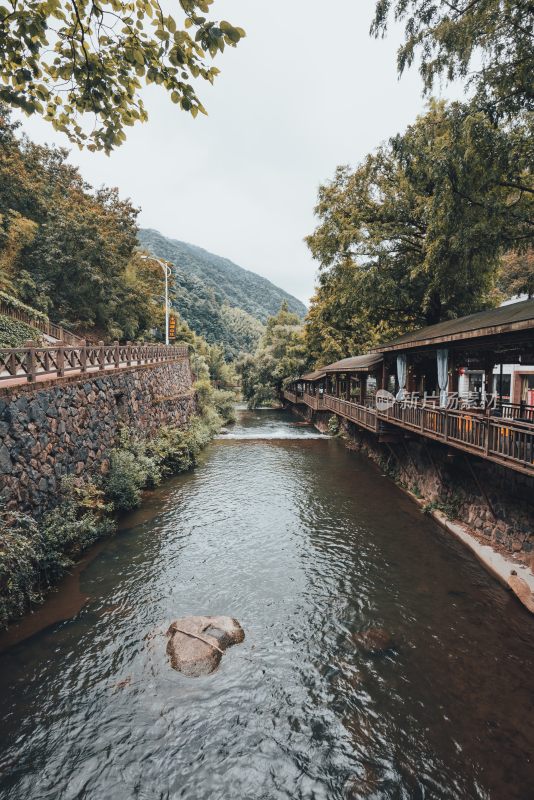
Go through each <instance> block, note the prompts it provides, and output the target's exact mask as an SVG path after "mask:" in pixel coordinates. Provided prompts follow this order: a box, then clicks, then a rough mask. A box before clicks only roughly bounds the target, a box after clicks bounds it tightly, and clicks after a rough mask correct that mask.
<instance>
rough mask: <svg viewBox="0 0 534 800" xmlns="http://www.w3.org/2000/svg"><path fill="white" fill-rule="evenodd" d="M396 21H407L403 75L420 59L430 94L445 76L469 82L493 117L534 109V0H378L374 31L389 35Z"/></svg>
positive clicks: (402, 50) (401, 61) (401, 60)
mask: <svg viewBox="0 0 534 800" xmlns="http://www.w3.org/2000/svg"><path fill="white" fill-rule="evenodd" d="M391 17H394V18H395V19H396V20H404V21H405V23H406V25H405V41H404V44H403V45H402V46H401V47H400V49H399V51H398V57H397V63H398V68H399V71H400V72H401V73H402V72H403V70H404V69H405V68H406V67H409V66H410V65H411V64H412V63H413V61H414V59H415V58H416V57H417V56H418V57H419V59H420V73H421V76H422V78H423V80H424V84H425V88H426V90H427V91H430V90H431V89H432V87H433V86H434V84H435V81H436V79H437V78H438V77H440V76H445V77H446V78H447V79H449V80H453V79H455V78H468V80H469V82H470V84H471V85H472V86H473V88H474V90H475V93H476V97H477V100H478V101H479V102H480V103H482V105H483V106H484V107H485V108H487V109H489V110H491V111H492V112H493V113H496V114H498V115H501V114H506V115H513V114H516V113H517V112H519V111H522V110H525V109H532V101H533V99H534V58H533V57H532V53H533V48H534V6H533V4H532V0H447V2H436V0H378V2H377V4H376V13H375V18H374V21H373V24H372V27H371V32H372V33H374V34H375V35H377V36H379V35H382V34H384V33H385V31H386V28H387V25H388V21H389V19H390V18H391Z"/></svg>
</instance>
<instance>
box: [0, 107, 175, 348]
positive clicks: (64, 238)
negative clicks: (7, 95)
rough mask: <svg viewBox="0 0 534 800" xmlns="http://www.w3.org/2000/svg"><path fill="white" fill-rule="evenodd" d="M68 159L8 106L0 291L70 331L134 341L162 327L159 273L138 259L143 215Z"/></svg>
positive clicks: (1, 141)
mask: <svg viewBox="0 0 534 800" xmlns="http://www.w3.org/2000/svg"><path fill="white" fill-rule="evenodd" d="M66 158H67V153H66V151H65V150H59V149H57V148H50V147H40V146H37V145H35V144H33V143H32V142H31V141H29V140H28V139H27V138H26V137H20V138H19V137H18V136H17V126H16V125H14V124H13V123H12V122H11V121H10V119H9V113H8V112H7V110H6V108H5V107H3V108H2V107H1V106H0V285H1V286H2V287H3V288H4V289H5V290H6V291H8V292H9V293H11V294H14V295H15V296H16V297H18V298H19V300H22V301H23V302H26V303H28V305H30V306H32V307H33V308H37V309H40V310H42V311H44V312H46V313H47V314H49V316H50V318H51V319H52V320H53V321H54V322H58V323H61V324H64V325H66V327H71V328H76V329H78V330H79V331H80V332H83V333H86V334H89V335H93V337H95V338H100V337H102V338H107V339H114V338H122V339H135V338H137V337H138V336H140V335H143V334H145V333H146V332H147V331H149V330H150V329H151V328H152V327H154V325H155V324H156V325H157V324H158V323H159V324H161V322H162V317H163V309H162V303H161V293H162V274H161V270H160V268H159V267H158V266H157V265H155V264H154V263H153V262H150V261H143V260H141V259H140V258H139V257H138V255H137V254H136V248H137V225H136V218H137V209H135V208H134V207H133V206H132V205H131V203H130V202H129V201H127V200H122V199H121V198H120V197H119V194H118V191H117V190H116V189H108V188H103V189H100V190H98V191H93V190H92V188H91V187H90V186H89V185H88V184H86V183H85V182H84V181H83V179H82V178H81V176H80V174H79V172H78V171H77V170H76V169H75V168H74V167H72V166H71V165H70V164H69V163H68V162H67V160H66Z"/></svg>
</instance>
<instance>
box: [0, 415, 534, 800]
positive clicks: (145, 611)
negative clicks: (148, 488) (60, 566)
mask: <svg viewBox="0 0 534 800" xmlns="http://www.w3.org/2000/svg"><path fill="white" fill-rule="evenodd" d="M72 580H73V579H70V583H68V582H67V583H66V584H65V585H64V586H63V587H60V590H59V594H58V597H59V598H60V599H61V597H62V593H63V596H64V599H65V603H66V604H67V605H68V604H69V599H72V598H70V593H72V592H75V593H76V597H80V598H83V601H82V602H81V603H80V605H81V608H79V609H78V610H77V613H75V612H73V616H72V617H71V618H70V619H67V620H64V621H62V622H56V623H52V624H49V625H48V626H47V627H45V628H44V629H42V630H36V631H35V632H34V633H33V635H32V636H29V637H28V638H26V639H25V640H24V641H21V642H19V643H18V644H16V645H14V646H11V647H9V648H7V649H5V650H4V652H3V653H2V654H1V655H0V669H1V675H2V694H1V700H0V707H1V716H2V726H1V731H0V769H1V777H0V798H2V800H8V799H9V800H33V799H34V798H35V800H37V798H38V799H39V800H75V798H76V799H78V798H80V799H81V798H83V799H84V800H85V799H90V800H130V799H131V798H140V800H156V799H158V800H164V799H166V798H172V799H173V800H174V798H186V800H242V799H243V800H244V799H246V800H278V798H288V799H289V798H291V800H294V798H307V799H309V800H322V799H323V798H325V799H326V798H328V799H329V800H330V799H332V800H336V798H340V800H341V798H360V797H361V798H398V799H399V800H400V799H401V798H447V800H449V798H458V800H467V799H469V798H492V800H515V799H516V798H517V799H518V800H531V798H533V797H534V764H533V758H534V724H533V723H534V700H533V698H534V694H533V690H532V689H533V687H532V683H533V680H534V678H533V676H534V620H533V619H532V618H531V617H530V615H529V614H528V613H527V612H526V611H525V610H524V609H523V608H522V607H521V606H520V604H519V603H518V602H517V601H516V600H515V599H514V598H513V597H512V596H511V595H509V594H507V593H506V592H505V591H504V590H503V589H502V588H501V587H500V586H499V585H498V584H497V583H496V582H494V580H493V579H492V578H491V577H489V576H488V575H487V574H486V573H485V572H484V570H483V569H482V567H481V566H480V565H479V564H478V563H477V562H476V561H475V560H474V559H473V557H472V556H471V555H470V554H469V553H467V552H466V551H464V550H463V549H462V547H461V545H459V544H458V543H457V542H456V541H455V540H454V539H452V538H451V537H450V535H448V534H446V533H445V532H443V531H442V530H441V529H440V528H439V527H438V526H437V525H435V524H434V522H433V521H432V520H431V519H429V518H428V517H426V516H425V515H423V514H422V513H421V511H420V510H419V509H418V508H417V507H416V506H415V505H414V504H413V503H412V502H411V501H410V500H409V499H408V498H407V497H406V496H405V495H404V494H403V493H402V492H401V490H400V489H398V488H397V487H396V486H394V485H393V484H392V483H391V482H390V481H389V480H388V479H387V478H385V477H384V476H382V475H381V474H380V472H379V471H378V470H377V468H376V467H375V466H374V465H372V464H370V463H369V462H368V461H367V460H366V459H365V458H363V457H361V456H359V455H358V454H356V453H351V452H349V451H347V450H346V449H345V447H344V446H343V444H342V442H340V441H339V440H334V439H329V438H327V437H322V436H320V435H319V434H317V433H316V432H315V431H314V430H313V429H311V428H307V427H304V426H302V425H300V424H298V423H297V421H296V420H295V419H293V418H291V417H290V416H288V415H284V413H283V412H276V411H256V412H248V411H241V412H240V413H239V418H238V422H237V424H236V425H235V426H234V427H233V428H232V429H231V431H230V433H229V434H228V435H223V436H221V437H220V438H218V439H217V440H216V441H214V442H213V444H212V445H211V446H210V447H209V448H207V450H206V451H205V453H204V454H203V457H202V461H201V464H200V465H199V467H198V468H197V469H196V471H195V472H192V473H189V474H186V475H182V476H179V477H177V478H175V479H173V480H171V481H169V482H167V483H166V484H165V485H164V486H163V487H161V488H160V489H158V490H157V491H155V492H154V493H152V494H151V495H150V497H149V498H148V499H147V502H146V504H145V505H144V506H143V508H142V509H141V510H139V511H138V512H136V513H134V514H132V515H130V516H129V517H127V518H126V520H125V522H124V525H123V526H122V528H121V530H120V532H119V533H118V535H116V536H114V537H113V538H111V539H109V540H107V541H106V542H105V543H104V544H103V545H101V546H100V547H99V548H98V549H97V550H96V551H95V553H94V554H93V558H92V559H89V560H88V561H87V563H86V564H85V566H84V567H83V569H82V570H80V571H79V574H78V576H77V577H76V581H77V582H79V585H77V586H76V587H73V585H72ZM56 601H57V597H56ZM187 614H229V615H231V616H235V617H236V618H237V619H238V620H239V621H240V622H241V624H242V625H243V628H244V630H245V634H246V638H245V641H244V643H243V644H241V645H238V646H235V647H233V648H231V649H230V650H228V652H227V653H226V654H225V656H224V658H223V660H222V663H221V666H220V667H219V669H218V671H216V672H215V673H213V674H212V675H210V676H208V677H203V678H197V679H194V678H187V677H185V676H183V675H181V674H180V673H178V672H175V671H173V670H172V669H171V667H170V665H169V663H168V660H167V657H166V654H165V644H166V639H165V637H164V635H162V631H164V630H165V629H166V627H167V626H168V625H169V623H170V622H171V621H172V620H173V619H176V618H177V617H180V616H184V615H187ZM43 618H44V619H46V616H45V617H43ZM36 619H37V620H38V619H39V617H38V615H37V616H36ZM370 628H380V629H385V630H386V631H387V632H388V633H389V634H390V636H391V638H392V640H393V643H392V646H391V647H389V648H388V649H386V650H385V651H383V652H380V653H374V654H373V653H369V652H368V651H367V650H365V649H363V648H362V646H361V641H359V639H358V635H359V634H360V633H361V632H363V631H366V630H368V629H370ZM0 644H1V642H0Z"/></svg>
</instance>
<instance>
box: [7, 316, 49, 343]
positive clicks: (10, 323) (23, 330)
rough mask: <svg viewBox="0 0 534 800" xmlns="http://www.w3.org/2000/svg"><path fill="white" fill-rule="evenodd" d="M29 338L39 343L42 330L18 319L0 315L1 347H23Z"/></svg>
mask: <svg viewBox="0 0 534 800" xmlns="http://www.w3.org/2000/svg"><path fill="white" fill-rule="evenodd" d="M28 339H32V340H33V341H35V342H37V343H39V342H40V341H41V332H40V331H38V330H37V328H33V327H32V326H31V325H26V323H25V322H21V321H20V320H18V319H12V318H11V317H5V316H3V315H0V347H23V346H24V343H25V342H27V341H28Z"/></svg>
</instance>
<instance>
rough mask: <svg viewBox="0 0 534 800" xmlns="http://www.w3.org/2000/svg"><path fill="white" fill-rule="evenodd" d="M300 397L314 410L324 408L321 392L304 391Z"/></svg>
mask: <svg viewBox="0 0 534 800" xmlns="http://www.w3.org/2000/svg"><path fill="white" fill-rule="evenodd" d="M302 399H303V400H304V402H305V403H306V405H307V406H309V407H310V408H311V409H313V410H314V411H322V410H323V409H324V400H323V395H322V394H309V393H308V392H304V394H303V395H302Z"/></svg>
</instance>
